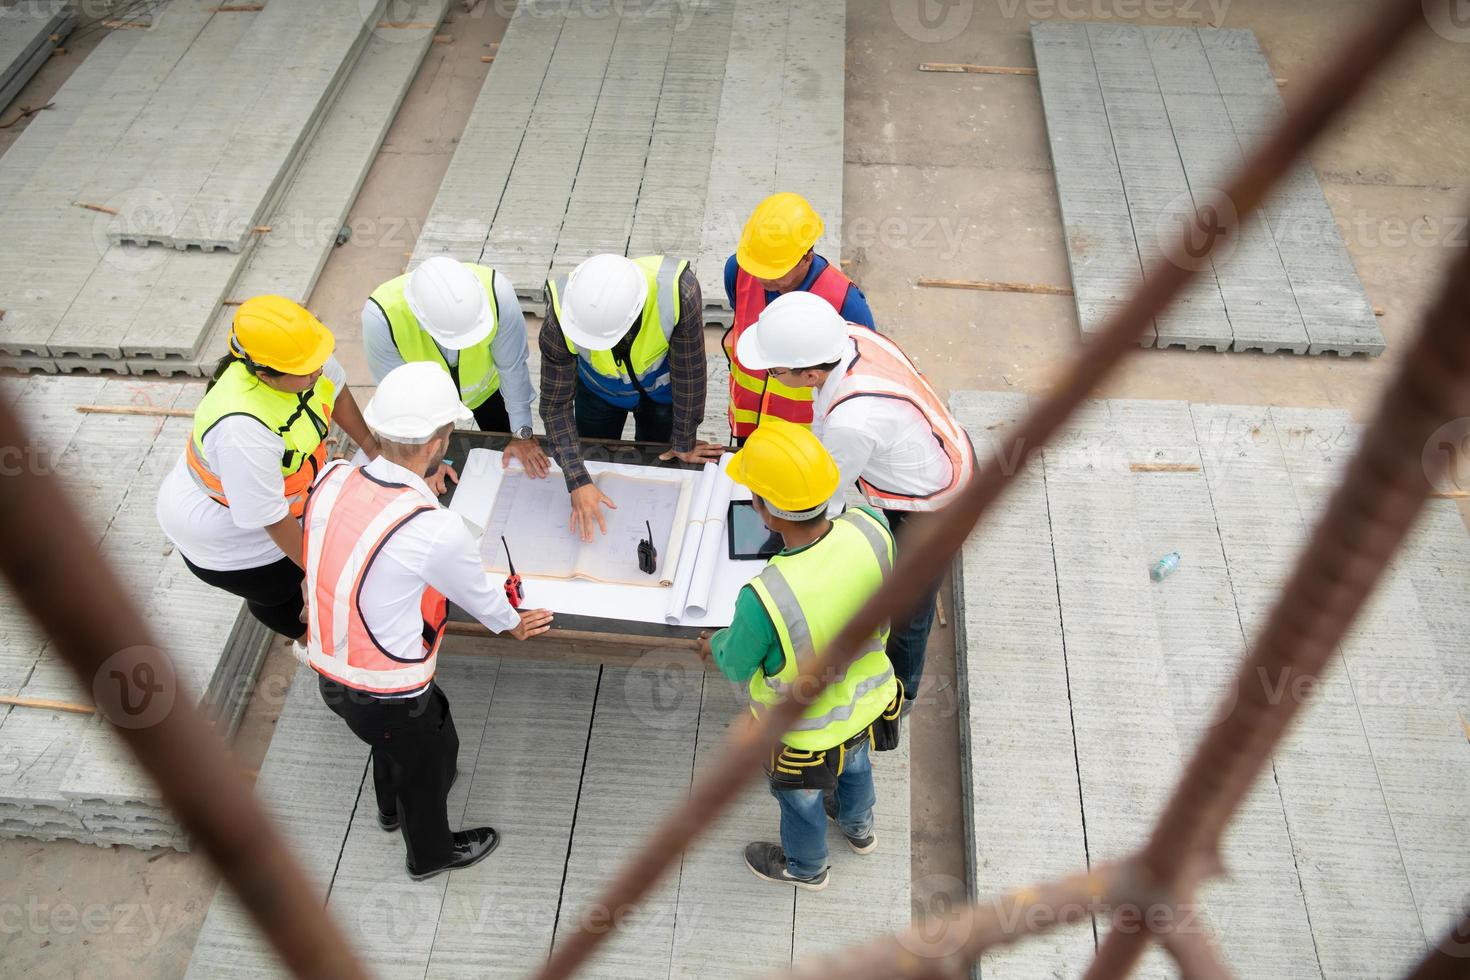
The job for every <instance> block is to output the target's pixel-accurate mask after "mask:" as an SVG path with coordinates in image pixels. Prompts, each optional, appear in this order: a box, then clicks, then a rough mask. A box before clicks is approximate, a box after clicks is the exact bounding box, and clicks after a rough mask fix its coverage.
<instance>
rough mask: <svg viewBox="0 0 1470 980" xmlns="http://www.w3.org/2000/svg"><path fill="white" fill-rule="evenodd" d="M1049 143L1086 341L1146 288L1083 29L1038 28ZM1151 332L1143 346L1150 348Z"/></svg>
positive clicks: (1035, 39)
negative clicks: (1143, 283) (1139, 288)
mask: <svg viewBox="0 0 1470 980" xmlns="http://www.w3.org/2000/svg"><path fill="white" fill-rule="evenodd" d="M1031 39H1032V43H1033V44H1034V45H1035V48H1036V65H1037V68H1038V70H1039V71H1040V78H1039V81H1040V83H1041V99H1042V105H1043V108H1044V109H1045V112H1046V132H1047V139H1048V140H1049V141H1050V143H1051V156H1052V167H1053V169H1054V170H1055V172H1056V183H1057V197H1058V200H1059V201H1060V203H1061V209H1062V223H1063V225H1064V226H1065V230H1066V243H1067V261H1068V263H1069V264H1070V266H1071V269H1072V288H1073V290H1074V291H1075V294H1076V303H1077V319H1078V322H1079V324H1080V326H1081V329H1082V336H1083V338H1084V339H1086V338H1087V337H1089V336H1091V335H1092V334H1094V333H1096V332H1097V331H1098V330H1099V329H1100V328H1101V327H1102V325H1103V324H1104V322H1106V320H1107V319H1108V317H1110V316H1111V315H1112V314H1114V313H1116V312H1117V311H1118V310H1120V309H1121V308H1122V306H1123V303H1124V302H1125V301H1126V300H1127V298H1128V297H1129V296H1131V295H1132V294H1133V292H1134V291H1135V290H1136V289H1137V288H1138V286H1139V285H1140V284H1142V282H1143V272H1142V269H1141V267H1140V265H1139V259H1138V245H1137V242H1136V241H1135V239H1134V235H1133V225H1132V221H1131V219H1130V217H1129V213H1128V200H1127V197H1126V195H1125V194H1124V191H1123V178H1122V176H1121V174H1120V172H1119V169H1118V157H1117V154H1116V152H1115V151H1114V149H1113V139H1112V134H1111V132H1110V131H1109V130H1108V124H1107V114H1106V111H1105V109H1104V107H1103V99H1102V92H1101V90H1100V89H1099V85H1098V78H1097V71H1096V69H1095V68H1094V66H1093V61H1092V53H1091V51H1090V48H1089V45H1088V41H1087V28H1086V26H1085V25H1083V24H1079V23H1070V22H1065V21H1047V22H1044V23H1038V24H1034V25H1032V28H1031ZM1156 339H1157V332H1156V331H1155V329H1154V326H1153V324H1150V325H1149V327H1148V330H1147V332H1146V333H1145V334H1144V336H1143V338H1142V344H1143V346H1145V347H1152V346H1153V345H1154V342H1155V340H1156Z"/></svg>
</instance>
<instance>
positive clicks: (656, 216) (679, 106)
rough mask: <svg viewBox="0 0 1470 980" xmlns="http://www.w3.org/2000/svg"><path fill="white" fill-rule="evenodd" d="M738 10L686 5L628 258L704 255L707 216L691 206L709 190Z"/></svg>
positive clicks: (725, 5) (718, 2)
mask: <svg viewBox="0 0 1470 980" xmlns="http://www.w3.org/2000/svg"><path fill="white" fill-rule="evenodd" d="M734 8H735V4H734V2H733V0H710V2H704V3H698V4H694V5H691V6H688V7H686V8H685V9H684V11H683V16H685V17H687V18H688V19H689V20H688V24H687V26H685V27H683V28H681V29H679V30H676V31H675V32H674V41H673V44H672V45H670V47H669V57H668V62H667V63H666V64H665V66H664V82H663V89H662V91H661V92H660V93H659V100H658V111H657V113H656V114H655V116H654V120H653V135H652V139H651V141H650V143H649V147H648V160H647V162H646V163H645V164H644V169H643V186H642V188H641V189H640V191H639V193H638V207H637V210H636V211H635V212H634V215H633V231H632V234H631V235H630V236H629V240H628V254H629V255H633V256H638V255H672V256H675V257H677V258H681V259H689V260H690V261H691V262H692V261H694V260H695V259H697V258H698V256H699V244H700V235H701V234H702V232H703V231H704V214H703V212H702V211H701V210H699V208H698V207H690V203H691V202H703V201H704V199H705V197H706V195H707V194H708V191H709V175H710V158H711V156H712V154H713V153H714V142H715V125H716V123H717V122H718V118H719V108H720V92H721V90H722V89H723V87H724V81H725V67H726V56H727V55H728V54H729V51H730V21H731V17H732V15H733V14H734Z"/></svg>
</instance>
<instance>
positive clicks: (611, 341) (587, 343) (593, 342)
mask: <svg viewBox="0 0 1470 980" xmlns="http://www.w3.org/2000/svg"><path fill="white" fill-rule="evenodd" d="M558 325H559V326H560V327H561V332H562V333H564V334H566V335H567V339H568V340H570V341H571V342H572V343H574V344H576V345H577V346H578V347H580V348H582V349H584V350H612V349H613V348H614V347H616V346H617V345H618V341H620V340H622V339H623V336H624V335H625V334H627V332H628V331H627V329H626V328H624V330H623V332H622V333H620V334H618V335H617V336H616V337H604V336H602V335H601V334H596V333H590V332H588V331H586V330H583V329H582V328H581V327H580V326H578V325H577V321H576V320H574V319H573V318H572V317H571V316H567V317H566V318H565V319H563V320H559V321H558ZM632 325H633V323H632V321H629V323H628V326H630V327H631V326H632Z"/></svg>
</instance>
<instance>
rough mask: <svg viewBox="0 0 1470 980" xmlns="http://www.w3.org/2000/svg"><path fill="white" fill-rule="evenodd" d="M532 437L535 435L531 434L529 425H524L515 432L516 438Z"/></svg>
mask: <svg viewBox="0 0 1470 980" xmlns="http://www.w3.org/2000/svg"><path fill="white" fill-rule="evenodd" d="M532 435H533V433H532V432H531V427H530V426H529V425H523V426H521V427H520V428H519V429H517V430H516V431H515V433H514V438H516V439H529V438H531V436H532Z"/></svg>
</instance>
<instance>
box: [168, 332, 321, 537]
mask: <svg viewBox="0 0 1470 980" xmlns="http://www.w3.org/2000/svg"><path fill="white" fill-rule="evenodd" d="M336 402H337V386H336V385H335V384H333V383H332V381H331V380H330V379H329V378H328V377H327V376H326V375H325V374H323V375H322V376H321V377H319V378H317V380H316V384H315V385H313V386H312V387H311V389H310V390H308V391H304V392H301V393H300V394H294V395H293V394H291V393H290V392H287V391H281V390H279V389H276V388H272V387H271V386H270V385H268V384H266V383H265V382H264V381H261V380H260V379H259V378H257V377H256V376H255V375H253V374H251V373H250V369H249V368H247V367H246V366H245V362H244V361H235V362H234V363H233V364H231V365H230V366H229V367H227V368H225V373H224V374H222V375H220V377H219V380H218V381H216V382H215V383H214V386H213V387H211V388H210V389H209V391H207V392H205V395H204V399H203V400H202V401H200V403H199V407H198V408H196V409H195V410H194V432H193V434H192V435H191V436H190V437H189V443H188V446H187V447H186V448H185V450H184V458H185V459H186V460H187V462H188V466H189V475H190V476H192V477H193V478H194V483H195V485H196V486H198V487H199V489H201V490H203V491H204V492H205V493H206V494H207V495H208V496H209V497H210V499H212V500H214V501H215V502H216V503H220V504H223V505H225V506H226V507H228V506H229V505H230V501H229V500H228V499H227V498H226V497H225V490H224V484H223V483H222V482H221V481H220V478H219V474H217V473H215V472H214V470H212V469H211V468H210V466H209V461H208V460H207V459H205V458H204V437H205V435H207V434H208V432H209V430H210V429H212V428H214V427H215V425H217V424H218V423H219V422H220V421H222V420H224V419H227V418H229V417H230V416H232V415H248V416H250V417H251V418H253V419H255V420H256V421H258V422H260V423H261V424H262V425H264V426H265V427H266V428H267V429H270V430H271V431H272V432H274V433H275V434H276V435H278V436H280V437H281V442H282V443H283V444H284V445H283V447H282V448H283V452H282V453H281V480H282V482H283V483H284V493H285V497H286V503H287V505H288V506H289V507H290V508H291V516H292V517H295V518H300V517H301V514H302V511H303V509H304V508H305V507H306V492H307V491H308V490H310V489H311V485H312V483H313V481H315V480H316V478H317V475H318V474H319V473H320V472H321V471H322V467H323V466H324V465H325V464H326V461H327V445H326V438H327V432H328V430H329V429H330V428H331V424H332V406H333V405H335V404H336Z"/></svg>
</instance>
